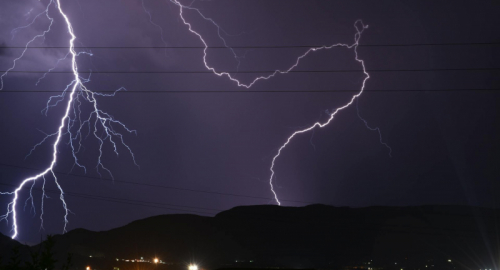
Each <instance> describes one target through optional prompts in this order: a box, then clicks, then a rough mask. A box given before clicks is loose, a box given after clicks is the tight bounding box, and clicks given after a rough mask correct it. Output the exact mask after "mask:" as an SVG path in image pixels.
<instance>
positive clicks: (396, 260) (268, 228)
mask: <svg viewBox="0 0 500 270" xmlns="http://www.w3.org/2000/svg"><path fill="white" fill-rule="evenodd" d="M499 213H500V212H499V211H498V210H492V209H487V208H476V207H466V206H420V207H367V208H347V207H333V206H325V205H310V206H306V207H278V206H270V205H265V206H245V207H236V208H233V209H231V210H228V211H224V212H221V213H219V214H218V215H216V216H215V217H202V216H196V215H162V216H156V217H150V218H147V219H143V220H138V221H134V222H132V223H130V224H128V225H125V226H123V227H120V228H116V229H112V230H109V231H102V232H93V231H88V230H84V229H76V230H73V231H70V232H68V233H67V234H65V235H57V236H55V237H54V239H55V242H56V245H55V248H54V251H55V253H56V254H57V255H56V256H57V259H58V261H59V262H60V263H62V262H64V260H65V258H66V254H67V253H68V252H70V253H73V254H74V263H73V267H72V268H73V269H85V267H86V266H91V269H98V270H100V269H110V270H113V268H120V269H156V268H161V269H187V265H188V264H189V263H197V264H198V265H200V267H201V268H204V269H215V268H254V267H259V268H265V267H281V268H294V269H297V268H316V269H318V268H323V269H348V268H351V269H355V268H357V269H382V268H383V269H425V268H433V269H490V268H491V269H495V268H496V265H495V263H496V262H497V261H498V247H499V245H498V243H499V242H498V239H499V237H500V235H499V231H498V229H497V228H498V222H499V221H500V219H498V214H499ZM0 245H1V246H0V250H1V251H2V252H1V254H2V257H3V261H4V262H5V261H6V260H7V259H8V256H9V252H10V251H9V250H11V248H12V246H14V245H20V244H19V243H17V242H15V241H13V240H10V239H8V237H6V236H2V237H1V239H0ZM31 248H32V250H36V249H37V248H38V246H35V247H31ZM21 251H22V254H23V256H27V254H28V247H26V246H23V247H22V248H21ZM141 257H142V259H143V260H144V261H150V262H137V261H134V262H132V260H141ZM153 258H158V259H160V260H161V263H158V264H155V263H153ZM127 260H128V261H127Z"/></svg>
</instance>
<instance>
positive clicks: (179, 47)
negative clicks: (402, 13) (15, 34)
mask: <svg viewBox="0 0 500 270" xmlns="http://www.w3.org/2000/svg"><path fill="white" fill-rule="evenodd" d="M491 45H493V46H497V45H500V42H450V43H409V44H359V45H358V47H427V46H491ZM322 46H324V45H274V46H272V45H269V46H257V45H256V46H231V47H229V48H232V49H288V48H319V47H322ZM0 48H5V49H25V48H26V47H23V46H2V47H0ZM28 48H30V49H69V47H68V46H33V47H28ZM73 48H75V49H205V47H203V46H87V47H85V46H75V47H73ZM206 48H207V49H228V47H225V46H208V47H206Z"/></svg>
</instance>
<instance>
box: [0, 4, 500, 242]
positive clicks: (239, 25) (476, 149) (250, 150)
mask: <svg viewBox="0 0 500 270" xmlns="http://www.w3.org/2000/svg"><path fill="white" fill-rule="evenodd" d="M47 3H48V1H47V0H42V1H36V0H17V1H2V3H0V70H1V71H2V72H3V71H5V70H6V69H8V68H9V67H11V66H12V61H13V60H14V59H15V58H16V57H18V56H19V54H20V53H21V52H22V49H21V48H18V47H23V46H25V45H26V43H27V42H28V41H29V40H30V39H31V38H33V36H35V35H37V34H40V33H42V32H43V30H45V29H46V28H47V26H48V24H49V21H48V20H47V18H45V17H41V18H39V19H37V21H36V23H35V24H34V25H32V26H30V27H27V28H25V29H21V30H19V31H17V32H15V35H13V33H12V32H11V31H12V30H13V29H15V28H17V27H19V26H23V25H27V24H29V23H30V22H31V21H32V20H33V19H34V18H35V16H36V15H37V14H38V13H40V12H42V11H43V10H44V8H45V6H46V5H47ZM61 3H62V5H63V8H64V10H65V12H66V13H67V14H68V16H69V17H70V19H71V22H72V25H73V27H74V32H75V34H76V35H77V40H76V43H75V44H76V46H78V47H79V49H77V50H78V51H87V52H92V54H93V56H91V57H89V56H86V55H81V56H80V57H79V58H78V61H79V62H78V65H79V70H80V71H81V72H83V73H82V76H83V77H87V76H88V75H89V72H92V75H91V81H90V82H89V83H87V84H86V86H87V87H88V88H89V89H91V90H93V91H96V92H100V91H113V90H115V89H117V88H119V87H125V88H126V89H127V90H128V91H127V92H119V93H118V94H117V95H116V96H115V97H99V102H100V108H101V109H102V110H104V111H106V112H108V113H110V114H111V115H113V116H114V117H115V118H116V119H118V120H120V121H122V122H123V123H125V124H126V125H127V127H129V128H131V129H134V130H137V136H136V135H134V134H128V133H126V132H122V134H124V140H125V142H126V143H127V144H128V145H129V146H130V148H131V149H132V150H133V152H134V154H135V159H136V161H137V163H138V165H139V166H140V168H138V167H136V166H135V165H134V163H133V160H132V158H131V156H130V155H129V154H128V152H127V149H126V148H124V147H123V146H119V148H118V150H119V152H120V155H119V156H116V154H114V152H113V149H112V147H111V146H110V145H109V144H108V145H106V146H105V147H103V149H104V153H103V156H102V161H103V163H104V164H105V165H106V166H107V168H109V169H110V170H111V171H112V173H113V175H114V179H115V181H111V180H110V176H109V175H108V174H106V173H105V172H103V171H101V173H102V178H103V179H99V178H100V176H99V174H98V173H97V172H96V170H95V169H94V167H95V163H96V162H97V155H98V144H97V142H96V140H95V138H92V137H91V136H90V137H89V139H88V140H86V141H85V142H84V147H85V149H84V150H83V152H82V154H81V155H80V158H81V161H82V163H84V164H85V165H87V166H88V168H89V170H88V172H87V173H86V174H85V173H84V171H83V170H82V169H79V168H78V167H75V168H73V165H74V164H73V163H74V160H73V159H72V156H71V151H70V147H69V145H68V144H67V143H68V137H67V136H66V137H65V139H64V140H63V143H62V144H61V146H60V147H59V162H58V163H57V165H56V169H55V171H56V172H58V179H59V181H60V183H61V185H62V187H63V188H64V190H65V192H66V193H67V196H66V201H67V203H68V206H69V209H70V210H71V211H72V214H70V215H69V224H68V230H70V229H74V228H86V229H89V230H107V229H111V228H114V227H117V226H121V225H124V224H126V223H128V222H131V221H133V220H136V219H140V218H145V217H149V216H153V215H160V214H169V213H193V214H200V215H214V214H216V213H218V212H220V211H223V210H226V209H229V208H231V207H234V206H238V205H253V204H273V203H275V202H274V201H273V200H272V193H271V191H270V189H269V182H268V179H269V176H270V171H269V167H270V164H271V160H272V158H273V156H274V155H275V154H276V152H277V151H278V148H279V147H280V146H281V145H282V144H283V143H284V142H285V141H286V138H287V137H288V136H289V135H291V134H292V133H293V132H294V131H295V130H298V129H303V128H306V127H308V126H310V125H311V124H313V123H314V122H316V121H325V120H326V119H327V117H328V113H329V112H332V111H333V110H335V109H336V108H337V107H339V106H342V105H344V104H345V103H347V102H348V101H349V100H350V99H351V97H352V96H353V95H354V94H356V93H355V92H349V91H345V90H359V89H360V87H361V83H362V80H363V73H362V72H361V71H362V70H361V66H360V64H359V63H358V62H356V61H355V60H354V53H353V50H349V49H346V48H335V49H332V50H327V51H320V52H316V53H314V54H311V55H309V56H307V57H306V58H304V59H303V61H302V62H301V63H300V65H299V66H298V68H297V70H299V71H334V70H351V71H352V70H355V71H356V72H296V73H290V74H286V75H278V76H276V77H275V78H272V79H270V80H268V81H260V82H258V83H256V84H255V85H254V86H253V87H252V88H251V89H245V88H242V87H238V86H237V85H236V84H235V83H234V82H231V81H229V80H228V79H227V78H225V77H218V76H216V75H214V74H211V73H203V72H204V71H206V69H205V66H204V65H203V50H202V46H203V44H202V43H201V42H200V39H199V38H198V37H197V36H196V35H194V34H192V33H190V32H189V31H188V28H187V27H186V26H185V25H184V24H183V23H182V20H181V19H180V17H179V7H178V6H176V5H174V4H172V3H171V2H170V1H153V0H144V5H145V7H146V9H147V10H148V11H150V13H151V16H152V20H153V22H154V24H152V23H151V22H150V19H149V16H148V14H147V13H146V12H145V11H144V9H143V6H142V3H141V1H140V0H107V1H98V0H86V1H79V0H61ZM182 3H183V4H185V5H189V4H190V3H191V2H190V1H182ZM192 7H194V8H197V9H199V10H200V11H201V12H202V13H203V14H204V15H205V16H206V17H208V18H211V19H213V20H214V21H215V22H217V23H218V24H219V25H220V27H221V28H222V29H224V31H225V32H226V33H221V35H222V36H223V37H224V39H225V40H226V42H227V45H228V46H231V47H234V48H235V49H234V51H235V53H236V54H237V55H239V56H240V58H239V61H240V64H239V66H238V61H236V59H235V58H234V57H233V54H232V52H231V50H229V49H224V48H214V49H209V50H208V57H207V61H208V62H209V64H210V65H211V66H213V67H215V68H216V69H217V70H218V71H227V72H235V71H239V72H241V73H235V74H234V76H235V77H236V78H237V79H239V80H241V81H242V82H244V83H249V82H251V81H252V80H253V78H254V77H255V76H259V75H263V74H261V73H248V71H252V72H254V71H269V70H276V69H287V68H288V67H290V66H291V65H293V63H294V62H295V60H296V58H297V57H298V56H300V55H301V54H303V53H304V52H305V51H306V50H307V49H308V48H307V47H286V46H321V45H331V44H335V43H347V44H352V43H353V42H354V35H355V33H356V29H355V28H354V22H355V21H356V20H357V19H362V20H363V22H364V23H365V24H367V25H369V28H368V29H366V31H365V32H364V33H363V35H362V37H361V40H360V47H359V48H358V52H359V56H360V58H362V59H363V60H364V61H365V64H366V68H367V70H368V71H369V73H370V76H371V78H370V79H369V80H368V81H367V84H366V88H365V93H364V94H363V95H362V96H361V98H360V99H359V104H358V105H359V112H360V113H361V115H362V116H363V118H365V119H366V120H367V121H368V124H369V125H370V126H373V127H379V128H380V129H381V131H382V139H383V141H384V142H387V143H388V144H389V145H390V146H391V148H392V157H390V156H389V151H388V149H387V148H386V147H384V145H382V144H381V143H380V142H379V135H378V133H377V132H376V131H371V130H369V129H367V128H366V127H365V125H364V123H363V121H361V120H360V119H359V118H358V115H357V111H356V106H351V107H350V108H348V109H346V110H343V111H342V112H340V113H339V114H338V115H337V116H336V118H335V119H334V121H333V122H332V123H331V124H330V125H328V126H327V127H325V128H322V129H314V131H313V132H309V133H306V134H302V135H299V136H297V137H295V138H294V139H293V141H292V142H291V143H290V144H289V145H288V146H287V148H286V149H285V150H284V151H283V152H282V154H281V156H280V158H279V159H278V160H277V162H276V166H275V171H276V179H275V187H276V192H277V193H278V195H279V197H280V199H282V200H283V204H282V205H285V206H303V205H307V204H311V203H323V204H330V205H335V206H350V207H363V206H372V205H396V206H406V205H422V204H466V205H481V206H487V207H498V206H499V204H498V200H497V196H498V194H499V192H500V185H499V184H500V183H499V182H498V180H499V179H500V170H499V168H500V167H499V166H498V165H499V161H500V158H499V157H498V153H500V143H499V140H498V134H499V132H500V120H499V119H500V118H499V116H500V113H499V108H500V106H498V104H499V101H500V92H498V89H499V88H500V80H498V79H495V78H498V77H497V76H498V71H499V70H498V60H500V50H499V44H500V43H499V42H498V41H499V40H498V37H499V34H500V27H499V25H500V17H499V16H498V14H500V6H499V5H498V4H497V3H496V1H486V0H485V1H453V4H451V2H447V1H415V0H413V1H327V0H314V1H305V0H275V1H264V0H214V1H208V0H205V1H202V0H199V1H194V2H193V3H192ZM49 14H50V15H51V16H52V17H53V18H54V23H53V27H52V29H51V32H50V33H48V34H47V36H46V38H45V39H38V40H37V41H35V42H34V43H33V44H32V45H31V46H32V47H38V48H31V49H28V50H27V52H26V55H25V57H24V58H23V59H22V60H20V61H19V62H18V65H17V67H16V69H14V71H18V72H17V73H16V72H14V73H9V74H8V75H7V76H5V77H4V84H5V85H4V89H3V90H2V91H0V115H1V119H2V120H1V121H0V138H1V140H0V153H1V155H0V191H2V192H6V191H12V190H13V189H14V188H15V187H14V186H13V185H18V184H19V182H20V181H21V180H22V179H24V178H25V177H28V176H30V175H33V174H35V173H37V172H38V171H37V170H36V169H43V168H45V167H46V166H47V164H49V163H50V157H51V155H52V153H51V143H53V140H52V139H48V140H47V142H46V143H45V144H43V145H42V146H41V147H39V148H37V149H36V150H35V151H34V152H33V153H32V155H30V156H29V157H27V158H26V159H25V156H26V155H27V154H28V153H29V152H30V150H31V149H32V147H33V146H34V145H35V144H37V143H38V142H40V141H41V140H42V139H43V138H44V137H45V135H44V133H47V134H50V133H53V132H55V131H56V130H57V127H58V125H59V123H60V118H61V115H62V114H63V110H64V108H65V106H64V104H63V103H61V104H60V106H58V107H56V108H51V109H50V110H49V111H48V114H47V116H46V115H45V114H42V113H41V111H42V110H43V109H44V108H45V106H46V103H47V100H48V99H49V97H50V96H52V95H55V94H58V92H60V91H62V90H63V89H64V88H65V86H66V85H67V84H68V83H69V82H70V81H71V80H72V77H71V76H72V74H69V73H64V72H63V73H61V71H68V70H70V66H69V61H68V60H65V61H62V62H60V63H59V66H58V67H57V68H56V69H55V70H54V71H56V72H55V73H51V74H48V75H47V76H46V77H45V78H44V79H43V80H41V81H40V83H38V85H36V84H37V81H38V79H39V78H40V77H41V76H42V75H43V73H26V72H19V71H39V72H45V71H47V70H48V69H50V68H52V67H53V66H54V64H55V63H56V61H57V59H59V58H61V57H64V55H65V54H66V53H67V49H65V48H54V47H65V46H68V38H69V35H68V33H67V29H66V28H65V27H66V26H65V24H64V21H63V18H62V17H61V16H60V15H59V14H58V13H57V11H56V10H55V9H54V8H52V9H51V10H50V12H49ZM185 17H186V19H187V20H188V21H189V22H191V23H192V26H193V29H195V30H196V31H198V32H199V33H200V34H202V35H203V37H204V39H205V40H206V42H207V44H208V45H209V46H210V47H223V46H224V44H223V42H222V41H221V40H220V39H219V36H218V33H217V28H216V27H215V26H214V25H213V24H211V23H209V22H207V21H206V20H203V19H202V18H201V17H200V15H199V14H198V13H197V12H195V11H193V10H186V11H185ZM155 24H156V25H155ZM160 28H161V29H162V30H161V31H160ZM162 38H163V40H162ZM471 43H474V44H471ZM477 43H490V44H477ZM491 43H493V44H491ZM398 44H399V45H411V46H388V45H398ZM366 45H382V46H366ZM163 46H167V47H184V48H167V49H164V48H158V47H163ZM283 46H285V47H283ZM39 47H48V48H39ZM98 47H100V48H98ZM109 47H113V48H109ZM123 47H128V48H123ZM130 47H136V48H130ZM137 47H140V48H137ZM147 47H156V48H147ZM185 47H195V48H185ZM242 47H247V48H242ZM248 47H250V48H248ZM258 47H266V48H258ZM85 48H87V49H85ZM450 69H454V70H450ZM457 69H462V70H457ZM179 71H180V73H179ZM124 72H126V73H124ZM158 72H163V73H158ZM165 72H166V73H165ZM169 72H170V73H169ZM193 72H195V73H193ZM196 72H198V73H196ZM199 72H202V73H199ZM453 89H455V90H456V89H462V90H463V91H455V90H453ZM464 89H465V90H464ZM485 89H493V90H485ZM494 90H497V91H494ZM50 91H54V92H50ZM193 91H194V92H193ZM203 91H205V93H203ZM279 91H285V92H279ZM290 91H299V92H295V93H291V92H290ZM353 105H355V104H353ZM72 168H73V169H72ZM33 169H34V170H33ZM40 188H41V182H38V183H37V184H36V186H35V190H34V191H33V195H34V196H35V200H34V203H35V210H36V214H35V213H33V211H30V203H29V202H28V206H27V207H26V210H25V211H23V206H24V203H25V200H26V199H27V198H28V196H29V188H25V189H24V190H23V192H21V193H20V195H21V197H20V203H19V206H18V208H17V210H18V213H19V214H18V215H19V217H18V218H19V225H20V228H19V233H20V236H19V238H18V240H19V241H21V242H27V243H35V242H37V241H39V239H40V234H47V233H52V234H53V233H61V232H62V228H63V225H64V222H63V216H64V212H63V208H62V206H61V203H60V201H59V200H58V196H59V195H58V194H57V193H48V194H47V195H48V196H49V197H50V199H46V200H45V202H44V203H45V213H44V229H43V230H40V218H39V215H40V204H41V200H40V199H41V196H42V193H41V191H40V190H39V189H40ZM46 188H47V189H48V190H52V191H53V190H56V186H55V185H54V183H53V182H52V181H48V182H47V187H46ZM11 198H12V197H11V196H0V210H2V211H1V212H0V214H3V213H4V212H5V209H6V208H7V204H8V203H9V201H10V200H11ZM10 225H11V223H10V221H9V224H7V223H5V222H2V223H0V232H1V233H2V234H7V235H10V229H11V227H10Z"/></svg>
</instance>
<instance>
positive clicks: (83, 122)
mask: <svg viewBox="0 0 500 270" xmlns="http://www.w3.org/2000/svg"><path fill="white" fill-rule="evenodd" d="M52 7H53V8H55V10H56V11H57V12H58V13H59V14H60V15H61V17H62V18H63V21H64V23H65V24H66V28H67V31H68V33H69V41H68V43H69V47H68V48H69V50H68V52H67V54H66V55H65V56H64V57H63V58H60V59H58V60H57V62H56V63H55V66H54V67H53V68H51V69H49V70H48V72H47V73H45V74H44V75H43V76H42V77H41V78H39V80H38V82H37V83H36V84H38V83H39V82H40V81H41V80H42V79H43V78H45V76H46V75H47V74H48V73H49V72H50V71H52V70H53V69H54V68H55V67H56V66H57V65H58V64H59V63H60V62H61V61H63V60H65V59H66V58H70V60H71V70H72V75H73V79H72V81H71V82H70V83H69V84H68V85H67V86H66V88H65V89H64V90H63V91H62V93H61V94H60V95H56V96H52V97H50V98H49V100H48V102H47V105H46V107H45V108H44V109H43V110H42V113H45V114H46V115H47V113H48V111H49V108H51V107H54V106H57V105H58V104H59V103H61V102H64V101H66V107H65V110H64V114H63V116H62V117H61V118H60V125H59V127H58V129H57V131H56V132H54V133H51V134H45V135H46V136H45V137H44V138H43V140H42V141H41V142H40V143H38V144H36V145H35V146H34V147H33V148H32V149H31V151H30V152H29V154H28V156H29V155H30V154H31V153H32V152H33V151H34V150H35V149H36V148H37V147H38V146H40V145H42V144H43V143H44V142H46V141H47V140H49V139H52V138H55V140H54V143H53V145H52V158H51V160H50V163H49V165H48V167H47V168H46V169H45V170H43V171H42V172H41V173H39V174H36V175H33V176H30V177H28V178H26V179H23V180H22V181H21V183H20V184H19V186H18V187H17V188H16V189H15V190H14V191H12V192H1V193H0V194H1V195H10V196H13V199H12V201H11V202H10V203H9V204H8V205H7V211H6V213H5V214H4V215H1V216H0V220H5V221H8V219H9V218H12V236H11V237H12V238H16V236H17V235H18V226H19V225H18V217H17V215H18V214H17V206H18V201H19V197H20V194H19V193H20V192H21V190H22V189H23V188H24V187H25V186H26V185H27V184H28V183H31V188H30V193H29V194H30V196H29V197H28V199H27V200H26V201H25V207H26V205H27V203H28V201H31V206H32V208H33V210H34V202H33V194H32V189H33V186H34V185H35V183H36V182H37V181H38V180H42V201H41V213H40V221H41V225H40V228H43V214H44V208H43V206H44V199H45V198H48V197H47V196H46V195H45V184H46V180H47V178H48V177H50V178H52V179H53V181H54V183H55V185H56V186H57V188H58V190H59V192H60V193H59V199H60V201H61V203H62V206H63V209H64V228H63V233H64V232H66V227H67V224H68V222H69V221H68V215H69V213H71V211H70V210H69V208H68V205H67V203H66V200H65V197H64V190H63V188H62V186H61V184H60V183H59V180H58V178H57V177H56V175H55V173H54V167H55V166H56V164H57V162H58V147H59V145H60V143H61V141H62V140H63V137H64V136H65V135H68V137H69V139H68V141H69V142H68V144H69V145H70V147H71V149H72V156H73V159H74V166H78V167H80V168H82V169H83V170H84V171H85V172H87V168H86V166H85V165H83V164H81V163H80V162H79V160H78V157H77V155H78V153H79V152H80V150H81V149H82V148H83V145H82V141H83V140H84V139H85V138H87V137H88V136H89V135H90V134H91V133H92V134H93V136H94V137H95V138H96V139H97V141H98V146H99V155H98V158H97V163H96V165H95V169H96V171H97V173H99V175H100V174H101V173H100V170H103V171H106V172H107V173H109V174H110V176H111V177H113V175H112V174H111V171H110V170H109V169H108V168H106V167H105V166H104V165H103V164H102V162H101V157H102V155H103V146H104V144H105V143H106V142H109V143H110V144H111V145H112V147H113V150H114V152H115V154H116V155H118V154H119V153H118V147H117V144H118V143H120V144H121V145H122V146H124V147H125V148H126V149H127V150H128V152H129V153H130V155H131V157H132V160H133V162H134V164H135V165H137V163H136V161H135V156H134V154H133V152H132V150H131V148H130V147H129V146H128V145H127V144H126V143H125V141H124V138H123V135H122V134H121V133H120V132H118V131H117V129H116V128H121V129H123V130H125V131H126V132H128V133H135V134H136V131H135V130H131V129H129V128H127V127H126V126H125V124H123V123H122V122H120V121H118V120H116V119H115V118H114V117H113V116H112V115H111V114H109V113H106V112H104V111H102V110H101V109H99V107H98V101H97V97H111V96H115V94H116V93H117V92H119V91H122V90H126V89H125V88H123V87H122V88H119V89H117V90H115V91H114V92H113V93H112V94H103V93H98V92H94V91H91V90H89V89H88V88H87V87H86V86H85V83H87V82H89V81H90V76H89V78H82V77H81V76H80V74H79V73H78V62H77V58H78V56H80V55H81V54H86V55H92V54H91V53H88V52H77V51H75V46H74V43H75V40H76V38H77V37H76V35H75V33H74V31H73V26H72V24H71V21H70V19H69V17H68V16H67V15H66V13H65V12H64V10H63V8H62V5H61V0H50V1H49V3H48V4H47V6H46V8H45V10H44V11H43V12H41V13H39V14H38V15H36V16H35V18H34V19H33V20H32V21H31V23H29V24H28V25H26V26H22V27H19V28H16V29H14V30H13V31H12V35H13V37H14V35H15V33H17V32H18V31H21V30H22V29H25V28H28V27H30V26H31V25H33V24H34V23H35V22H36V21H37V20H38V19H39V18H42V17H44V16H45V17H46V18H47V19H48V20H49V22H50V24H49V26H48V28H47V29H45V30H44V31H43V33H41V34H39V35H36V36H34V37H33V38H32V39H31V40H29V41H28V42H27V44H26V46H25V47H24V49H23V51H22V52H21V54H20V55H19V56H18V57H17V58H15V59H14V61H13V64H12V66H11V67H10V68H9V69H7V70H6V71H5V72H4V73H3V74H2V75H1V76H0V90H2V89H3V87H4V81H3V78H4V77H5V76H7V75H8V73H9V72H10V71H12V70H13V69H15V68H16V63H17V62H18V61H19V60H20V59H22V58H23V57H24V55H25V53H26V51H27V50H28V48H29V47H30V45H31V44H32V43H33V42H35V41H36V40H38V39H44V38H45V35H46V34H47V33H49V32H50V31H51V27H52V25H53V23H54V18H52V17H51V16H50V15H49V10H51V8H52ZM84 102H86V103H87V104H88V105H89V106H88V107H90V113H88V116H87V117H84V116H82V114H83V115H84V114H85V112H84V109H83V108H82V105H83V104H84ZM85 129H87V130H88V133H87V135H86V136H85V137H84V135H83V134H82V132H83V131H84V130H85ZM99 131H101V134H102V135H101V134H99V133H98V132H99ZM28 156H27V157H28Z"/></svg>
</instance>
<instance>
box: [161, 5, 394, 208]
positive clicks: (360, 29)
mask: <svg viewBox="0 0 500 270" xmlns="http://www.w3.org/2000/svg"><path fill="white" fill-rule="evenodd" d="M170 1H171V2H172V3H174V4H175V5H177V6H179V16H180V18H181V19H182V21H183V23H184V24H185V25H186V26H187V27H188V29H189V31H190V32H191V33H193V34H194V35H196V36H198V38H199V39H200V41H201V42H202V43H203V45H204V49H203V63H204V65H205V68H206V69H208V70H210V71H212V72H213V73H214V74H215V75H217V76H219V77H226V78H228V79H229V80H231V81H233V82H235V83H236V84H237V85H238V86H240V87H245V88H250V87H252V86H253V85H254V84H255V83H257V82H258V81H260V80H267V79H270V78H272V77H275V76H276V75H278V74H287V73H289V72H290V71H292V70H293V69H295V68H296V67H297V66H298V65H299V63H300V61H301V60H302V59H303V58H304V57H306V56H307V55H309V54H310V53H313V52H317V51H320V50H329V49H333V48H337V47H344V48H347V49H352V50H354V54H355V60H356V61H357V62H358V63H360V64H361V67H362V69H363V70H362V71H363V73H364V75H365V77H364V79H363V81H362V84H361V89H360V91H359V92H358V93H357V94H356V95H354V96H352V98H351V99H350V100H349V102H348V103H347V104H345V105H344V106H342V107H339V108H337V109H336V110H334V111H333V112H332V113H330V115H329V118H328V120H327V121H325V122H323V123H320V122H315V123H314V124H313V125H311V126H309V127H307V128H305V129H301V130H297V131H295V132H294V133H292V135H290V136H289V137H288V138H287V140H286V141H285V143H284V144H283V145H281V147H280V148H279V149H278V152H277V154H276V155H275V156H274V157H273V159H272V162H271V167H270V168H269V170H270V172H271V176H270V178H269V185H270V188H271V192H272V193H273V195H274V199H275V201H276V203H277V204H278V205H281V202H280V201H279V199H278V195H277V194H276V191H275V190H274V185H273V179H274V177H275V171H274V166H275V162H276V159H277V158H278V157H279V156H280V154H281V152H282V151H283V150H284V149H285V147H286V146H287V145H288V144H289V143H290V141H291V140H292V139H293V138H294V137H295V136H296V135H298V134H302V133H306V132H308V131H311V130H313V129H314V128H316V127H319V128H322V127H325V126H327V125H328V124H329V123H330V122H331V121H332V120H333V118H334V117H335V115H337V113H338V112H340V111H342V110H344V109H345V108H347V107H349V106H351V104H352V103H353V102H354V101H355V100H356V99H357V98H358V97H359V96H360V95H361V94H362V93H363V91H364V89H365V84H366V81H367V80H368V79H369V78H370V75H369V74H368V72H367V71H366V68H365V63H364V61H363V60H362V59H360V58H359V55H358V50H357V49H358V45H359V40H360V38H361V35H362V33H363V31H364V30H365V29H367V28H368V25H364V24H363V22H362V21H361V20H357V21H356V22H355V23H354V28H355V29H356V34H355V36H354V43H353V44H343V43H336V44H333V45H330V46H326V45H325V46H320V47H313V48H309V49H308V50H307V51H306V52H305V53H303V54H302V55H300V56H299V57H297V59H296V61H295V63H294V64H293V65H292V66H291V67H289V68H288V69H285V70H279V69H278V70H275V71H274V72H273V73H271V74H270V75H267V76H259V77H256V78H255V79H254V80H253V81H251V82H250V83H247V84H245V83H242V82H240V81H239V80H238V79H236V78H234V77H233V76H232V75H231V74H230V73H228V72H223V71H222V72H218V71H217V70H215V68H214V67H211V66H210V65H209V64H208V62H207V49H208V44H207V42H206V41H205V40H204V39H203V36H202V35H201V34H200V33H198V32H196V31H195V30H194V29H193V27H192V25H191V23H189V22H188V21H186V19H185V18H184V9H189V10H193V9H194V10H196V11H197V12H198V13H199V14H201V12H200V11H199V10H198V9H195V8H192V7H190V6H185V5H182V4H181V3H180V2H179V0H170ZM201 15H202V14H201ZM202 17H203V18H205V16H203V15H202ZM211 21H212V22H213V20H211ZM213 23H214V24H215V22H213ZM217 27H218V25H217ZM218 28H219V27H218ZM219 37H220V38H221V39H223V38H222V37H221V36H220V34H219ZM224 44H225V45H226V47H227V44H226V43H225V41H224ZM358 117H359V118H360V119H361V120H362V121H363V122H364V123H365V126H366V127H367V128H368V129H370V130H376V131H378V133H379V136H380V142H381V143H382V144H383V145H384V146H386V147H387V148H388V149H389V151H390V152H389V155H390V154H391V152H392V149H391V148H390V147H389V145H387V144H386V143H384V142H383V141H382V134H381V132H380V129H379V128H378V127H377V128H371V127H370V126H368V122H367V121H366V120H365V119H363V118H362V117H361V115H360V114H359V110H358Z"/></svg>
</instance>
